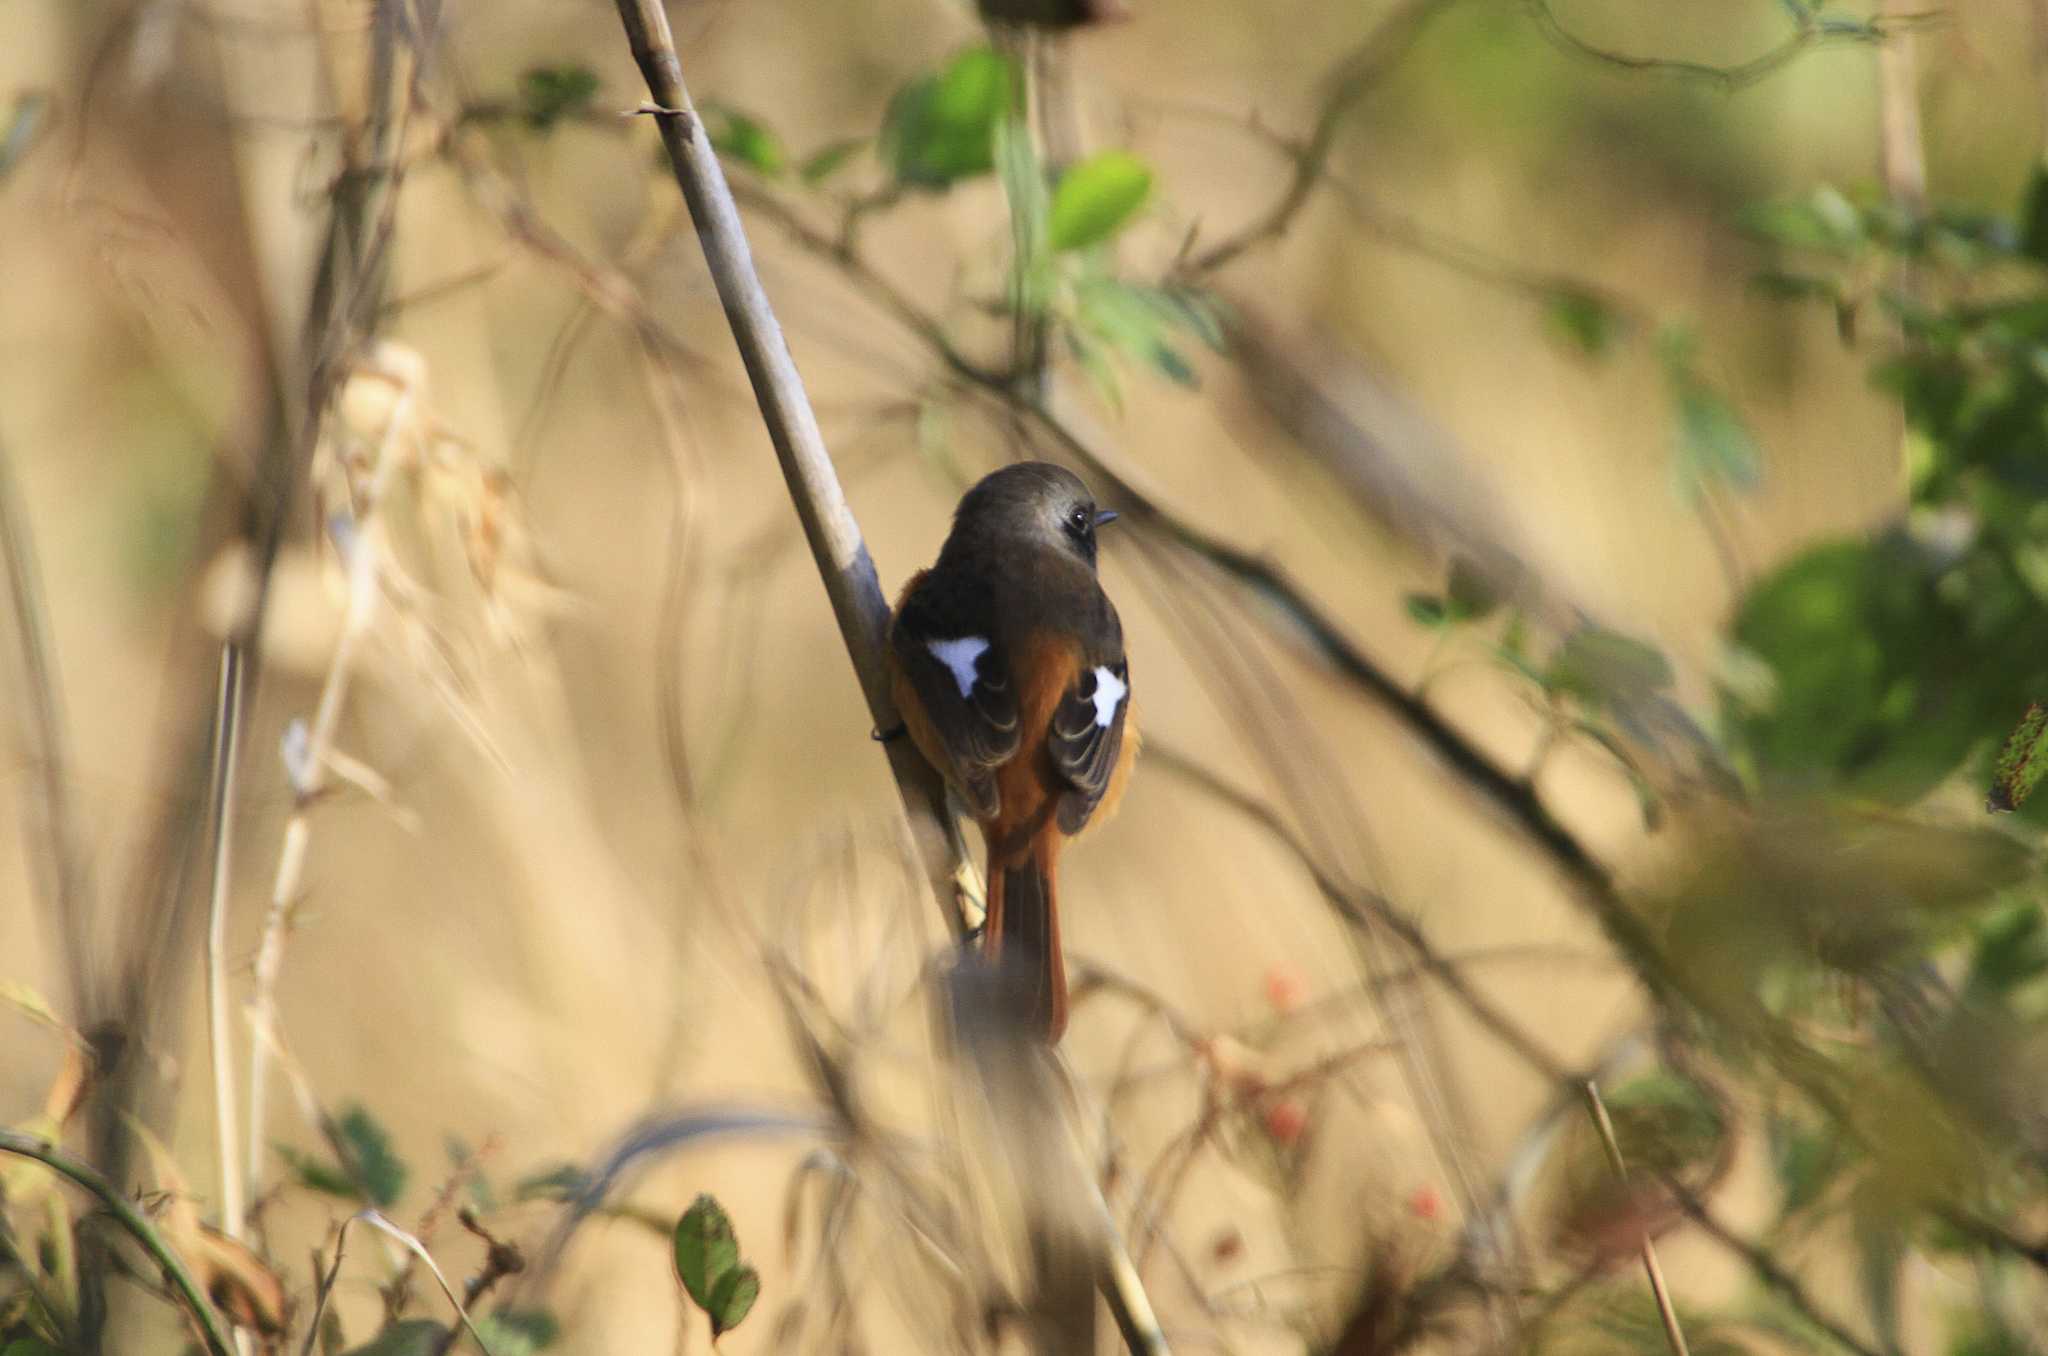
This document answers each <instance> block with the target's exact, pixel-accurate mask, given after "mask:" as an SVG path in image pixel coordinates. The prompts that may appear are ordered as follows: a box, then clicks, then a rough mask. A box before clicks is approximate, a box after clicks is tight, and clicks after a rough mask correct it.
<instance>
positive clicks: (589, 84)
mask: <svg viewBox="0 0 2048 1356" xmlns="http://www.w3.org/2000/svg"><path fill="white" fill-rule="evenodd" d="M597 90H598V82H597V72H596V71H593V70H591V69H590V67H588V66H534V67H531V68H529V69H528V70H526V71H525V72H523V73H522V74H521V75H520V77H519V114H520V116H521V117H523V118H525V119H526V125H527V126H529V127H531V128H533V129H534V130H535V131H537V132H545V131H547V130H549V129H550V128H552V127H553V126H554V125H555V124H556V123H558V122H560V121H561V120H562V119H563V118H566V117H568V116H569V115H571V114H573V113H580V112H582V111H583V110H584V109H585V108H588V107H589V106H590V101H591V100H592V99H595V98H596V97H597Z"/></svg>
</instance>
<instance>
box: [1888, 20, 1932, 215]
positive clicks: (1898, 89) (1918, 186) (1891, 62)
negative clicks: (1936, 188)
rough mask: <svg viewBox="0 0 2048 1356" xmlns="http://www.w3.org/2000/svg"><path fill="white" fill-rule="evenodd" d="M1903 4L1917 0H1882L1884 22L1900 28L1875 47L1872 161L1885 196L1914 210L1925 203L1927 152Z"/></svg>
mask: <svg viewBox="0 0 2048 1356" xmlns="http://www.w3.org/2000/svg"><path fill="white" fill-rule="evenodd" d="M1909 2H1910V3H1918V0H1884V8H1883V11H1882V13H1883V16H1884V20H1885V21H1886V22H1893V23H1899V24H1900V25H1901V28H1902V31H1901V32H1899V33H1898V34H1897V35H1896V36H1894V37H1893V38H1892V39H1891V40H1889V41H1888V42H1885V43H1884V44H1882V45H1881V46H1880V47H1879V48H1878V49H1877V84H1878V89H1877V114H1878V127H1879V155H1878V163H1879V166H1880V168H1881V170H1882V173H1883V176H1884V191H1885V196H1886V197H1888V198H1890V199H1891V200H1892V201H1893V202H1895V203H1898V204H1899V205H1900V206H1902V207H1905V208H1907V209H1909V210H1910V211H1912V212H1914V213H1915V214H1917V213H1919V212H1921V211H1923V210H1925V208H1926V206H1927V150H1926V147H1925V145H1924V144H1923V143H1922V141H1921V137H1920V63H1919V62H1918V61H1917V60H1916V59H1915V57H1916V53H1915V52H1914V43H1913V34H1912V32H1911V31H1910V30H1909V29H1905V28H1904V21H1905V20H1906V19H1907V18H1908V17H1909V14H1908V10H1907V4H1908V3H1909Z"/></svg>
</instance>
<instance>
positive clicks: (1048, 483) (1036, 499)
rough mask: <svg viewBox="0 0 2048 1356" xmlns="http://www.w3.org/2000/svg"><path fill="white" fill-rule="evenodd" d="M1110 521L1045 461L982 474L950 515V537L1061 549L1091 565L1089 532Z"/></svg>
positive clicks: (1076, 480)
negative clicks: (951, 526) (951, 532)
mask: <svg viewBox="0 0 2048 1356" xmlns="http://www.w3.org/2000/svg"><path fill="white" fill-rule="evenodd" d="M1115 521H1116V514H1115V513H1114V512H1112V511H1111V510H1108V509H1102V508H1097V507H1096V505H1095V496H1093V495H1091V494H1090V493H1088V487H1087V486H1086V485H1084V484H1082V483H1081V478H1080V477H1079V476H1077V475H1075V474H1074V473H1073V472H1072V471H1069V470H1067V469H1066V468H1065V467H1061V466H1055V465H1053V464H1052V463H1051V462H1045V461H1020V462H1016V463H1014V464H1012V465H1009V466H1005V467H1003V468H1002V469H1001V470H999V471H994V472H991V473H990V474H988V475H986V476H984V477H983V478H982V479H981V482H980V483H979V484H977V485H976V486H975V487H974V488H973V489H971V490H969V491H968V492H967V495H966V497H965V498H963V499H962V500H961V501H960V507H959V509H958V510H957V511H956V512H955V513H954V514H953V539H954V540H956V541H958V540H963V539H964V540H969V541H976V542H987V543H989V544H992V545H993V544H1002V545H1006V546H1012V547H1015V546H1027V547H1029V546H1035V547H1038V548H1041V549H1048V550H1055V551H1062V552H1066V553H1068V554H1070V555H1073V556H1076V557H1078V558H1079V559H1080V560H1082V561H1084V562H1085V563H1086V564H1087V565H1088V567H1089V568H1090V569H1093V568H1094V567H1095V530H1096V529H1097V528H1099V527H1102V526H1105V525H1106V524H1109V523H1113V522H1115Z"/></svg>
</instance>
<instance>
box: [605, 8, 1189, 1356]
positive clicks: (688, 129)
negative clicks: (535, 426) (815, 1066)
mask: <svg viewBox="0 0 2048 1356" xmlns="http://www.w3.org/2000/svg"><path fill="white" fill-rule="evenodd" d="M617 2H618V10H619V18H620V20H621V22H622V23H623V25H624V26H625V29H626V35H627V39H628V41H629V42H630V43H631V45H632V49H633V56H634V59H635V61H636V62H637V63H638V65H639V67H640V71H641V74H642V76H643V77H644V78H645V79H646V81H647V86H648V90H649V92H650V93H651V94H652V95H653V96H654V101H655V103H656V105H657V106H658V107H659V109H660V110H662V111H660V112H659V113H658V114H657V115H656V122H657V125H658V126H659V127H660V129H661V138H662V142H663V144H664V145H665V146H666V147H667V149H668V156H669V163H670V165H671V167H672V168H673V169H674V171H675V177H676V182H677V184H678V186H679V187H680V188H681V189H682V192H683V197H684V200H685V201H686V202H687V203H688V204H689V208H690V217H691V220H692V221H693V222H695V224H696V227H697V237H698V241H699V243H700V244H701V245H702V247H703V250H704V255H705V262H706V263H707V265H708V266H709V268H710V271H711V275H712V280H713V282H714V284H715V285H716V287H717V289H718V295H719V300H720V301H721V302H722V303H723V304H724V306H725V312H726V319H727V320H728V322H729V323H730V324H731V327H732V331H733V336H734V339H735V340H736V341H737V343H738V345H739V349H740V356H741V360H742V361H743V363H744V364H745V366H746V369H747V376H748V379H749V380H750V381H751V382H752V383H753V387H754V394H755V397H756V399H757V401H758V402H759V404H760V406H761V414H762V418H763V421H764V422H765V423H766V424H767V426H768V434H769V439H770V441H771V442H772V443H773V444H774V446H775V452H776V457H777V459H778V461H780V463H781V465H782V471H783V477H784V479H785V480H786V481H787V482H788V485H789V490H790V495H791V498H792V499H793V500H794V501H795V504H796V509H797V515H798V517H799V519H800V520H801V521H802V523H803V527H804V535H805V537H806V538H807V539H808V541H809V542H810V545H811V552H812V555H813V557H814V558H815V559H816V561H817V565H818V571H819V574H820V576H821V578H822V579H823V581H824V584H825V591H826V594H827V596H828V597H829V598H830V599H831V602H832V609H833V613H834V615H835V617H836V618H837V620H838V622H839V629H840V634H841V636H842V637H843V639H844V641H845V644H846V648H847V653H848V656H849V657H850V658H851V659H852V661H853V667H854V671H855V674H856V675H857V676H858V678H859V680H860V684H861V690H862V692H863V694H864V695H865V696H866V698H867V704H868V710H869V714H870V715H871V716H872V717H873V718H874V721H875V726H876V728H877V729H878V730H889V729H893V728H894V727H895V726H896V724H897V712H896V709H895V703H894V701H893V699H892V698H891V695H890V692H889V681H888V673H887V667H886V664H885V662H884V655H885V654H886V646H887V637H888V628H889V619H890V610H889V604H888V600H887V599H886V598H884V597H883V595H882V590H881V583H880V580H879V579H878V578H877V577H876V574H875V566H874V562H873V560H872V559H871V558H870V557H869V555H868V552H867V547H866V545H865V543H864V542H863V541H862V539H861V534H860V526H859V524H858V523H857V522H855V520H854V517H853V513H852V510H851V509H850V508H848V507H847V504H846V499H845V495H844V492H843V491H842V490H841V488H840V485H839V479H838V474H837V472H836V471H835V470H834V468H833V465H832V459H831V455H830V453H829V452H827V450H826V448H825V442H824V437H823V435H822V434H821V433H820V431H819V429H818V424H817V418H816V415H815V414H814V413H813V412H812V409H811V405H810V401H809V398H808V397H807V396H806V395H805V392H804V387H803V380H802V377H801V376H800V375H799V374H798V372H797V369H796V363H795V360H794V359H793V358H792V357H791V355H790V352H789V346H788V343H787V342H786V341H785V340H784V338H783V335H782V330H781V327H780V325H779V323H778V322H777V321H776V318H775V313H774V310H773V308H772V307H771V306H770V305H769V302H768V297H767V294H766V292H765V291H764V289H763V288H762V286H761V280H760V277H759V275H758V274H757V273H756V272H755V269H754V262H753V254H752V250H751V248H750V247H749V246H748V244H747V239H746V233H745V230H744V228H743V227H742V225H741V223H740V217H739V209H738V207H737V205H736V204H735V203H734V201H733V197H732V193H731V190H730V189H729V188H728V187H727V185H726V181H725V174H724V171H723V169H722V168H721V167H720V166H719V163H718V156H717V153H716V152H715V151H714V150H713V149H712V147H711V145H710V141H709V138H707V137H705V136H704V135H702V129H701V127H700V126H699V124H698V121H697V118H696V115H695V111H694V108H693V106H692V104H691V102H690V95H689V91H688V89H687V88H685V86H684V84H683V75H682V65H681V62H680V60H679V59H678V57H677V56H676V51H675V41H674V39H673V37H672V36H671V35H670V32H669V26H668V16H667V13H666V11H664V10H663V9H662V7H661V5H660V4H659V3H657V2H656V0H617ZM888 750H889V757H890V763H891V765H892V768H893V770H894V772H895V774H896V781H897V786H898V789H899V791H900V793H901V795H902V797H903V801H904V808H905V811H906V812H907V813H908V814H909V816H910V819H911V824H912V829H913V833H914V836H915V837H916V838H918V839H919V840H920V841H919V843H918V846H919V850H920V851H921V852H922V853H923V854H924V857H925V862H926V869H927V873H928V875H929V878H930V880H931V884H932V888H933V893H934V894H935V895H936V896H937V898H938V901H939V903H940V905H941V907H942V908H944V909H946V910H947V912H948V914H949V921H950V923H951V924H952V927H953V929H954V932H955V935H956V936H961V935H964V933H965V930H966V929H965V916H964V912H963V909H962V906H961V903H960V901H959V898H958V891H959V889H960V887H961V884H962V882H963V880H964V877H965V875H966V874H967V873H966V869H965V868H964V866H963V862H962V854H961V852H960V839H959V835H958V830H957V827H956V826H955V825H954V824H953V821H952V815H951V811H950V809H949V807H948V805H947V802H946V791H945V785H944V783H943V782H942V781H941V780H940V779H939V777H938V774H937V773H936V772H935V771H934V770H933V769H932V768H931V767H930V766H929V765H928V764H927V763H925V761H924V760H923V758H922V757H921V756H919V755H918V754H917V752H916V751H915V749H913V748H912V747H910V744H909V741H907V740H892V741H890V742H889V745H888ZM920 829H922V830H924V831H923V832H919V830H920ZM1080 1182H1081V1185H1083V1186H1085V1187H1086V1188H1087V1190H1088V1193H1089V1194H1090V1195H1091V1196H1092V1198H1093V1199H1094V1201H1095V1203H1096V1204H1097V1205H1098V1206H1100V1208H1101V1220H1100V1223H1099V1225H1098V1226H1097V1227H1093V1228H1090V1229H1089V1230H1088V1232H1089V1233H1091V1234H1093V1235H1094V1236H1095V1237H1094V1240H1093V1241H1094V1242H1095V1244H1096V1245H1097V1246H1098V1247H1100V1248H1106V1249H1107V1250H1108V1251H1109V1254H1110V1256H1111V1257H1112V1258H1114V1257H1115V1256H1116V1254H1118V1253H1120V1251H1121V1249H1120V1247H1119V1246H1118V1244H1117V1242H1116V1234H1115V1231H1114V1230H1113V1229H1111V1228H1109V1227H1108V1209H1107V1206H1105V1205H1102V1204H1101V1197H1100V1194H1099V1193H1097V1192H1095V1191H1094V1186H1093V1182H1092V1180H1090V1179H1089V1178H1087V1176H1086V1175H1085V1174H1083V1175H1082V1176H1081V1178H1080ZM1036 1223H1038V1224H1039V1225H1041V1226H1049V1227H1053V1228H1057V1227H1058V1222H1057V1221H1048V1220H1039V1221H1036ZM1096 1279H1097V1281H1098V1283H1099V1284H1100V1285H1101V1287H1102V1289H1103V1290H1104V1292H1105V1293H1106V1294H1107V1295H1108V1297H1109V1300H1110V1307H1111V1309H1112V1310H1113V1311H1114V1312H1115V1313H1116V1314H1117V1315H1118V1317H1119V1322H1120V1324H1123V1320H1124V1319H1126V1318H1129V1319H1130V1322H1129V1323H1128V1324H1123V1326H1124V1331H1125V1332H1126V1335H1127V1340H1129V1341H1130V1342H1131V1345H1132V1349H1133V1350H1134V1351H1139V1352H1146V1353H1159V1354H1161V1356H1163V1353H1164V1351H1165V1343H1164V1341H1163V1340H1162V1339H1160V1338H1159V1336H1158V1325H1157V1323H1156V1321H1154V1322H1151V1323H1149V1324H1146V1323H1143V1322H1140V1321H1139V1320H1140V1319H1141V1318H1145V1317H1149V1316H1150V1313H1151V1305H1150V1302H1149V1300H1148V1299H1147V1298H1146V1296H1145V1295H1144V1292H1143V1290H1142V1288H1141V1287H1139V1286H1138V1285H1137V1279H1136V1273H1135V1269H1133V1268H1131V1267H1129V1266H1128V1264H1125V1265H1122V1266H1118V1265H1116V1264H1115V1263H1114V1262H1112V1264H1111V1265H1110V1266H1109V1267H1108V1268H1107V1269H1106V1270H1104V1271H1102V1272H1101V1274H1100V1275H1099V1276H1098V1277H1097V1278H1096ZM1088 1317H1090V1318H1092V1315H1089V1316H1088Z"/></svg>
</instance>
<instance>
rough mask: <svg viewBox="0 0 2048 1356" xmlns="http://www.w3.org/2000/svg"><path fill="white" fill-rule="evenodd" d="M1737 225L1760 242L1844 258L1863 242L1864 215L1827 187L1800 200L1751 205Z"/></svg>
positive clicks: (1834, 190)
mask: <svg viewBox="0 0 2048 1356" xmlns="http://www.w3.org/2000/svg"><path fill="white" fill-rule="evenodd" d="M1738 224H1739V225H1740V226H1741V227H1742V228H1743V229H1744V230H1745V231H1747V232H1748V233H1749V234H1751V235H1753V236H1757V237H1760V238H1761V239H1764V240H1768V241H1771V242H1773V243H1775V244H1778V245H1783V246H1787V247H1789V248H1791V249H1803V250H1813V251H1816V252H1818V253H1822V254H1834V255H1847V254H1850V253H1853V252H1854V251H1855V250H1857V249H1858V248H1859V247H1861V246H1862V245H1863V243H1864V241H1865V229H1864V220H1863V214H1862V213H1861V212H1859V211H1858V210H1857V209H1856V205H1855V204H1854V203H1852V202H1850V201H1849V200H1848V199H1847V198H1845V197H1843V196H1842V193H1841V191H1840V190H1839V189H1836V188H1833V187H1831V186H1829V185H1826V184H1823V185H1821V186H1820V187H1819V188H1816V189H1815V190H1814V191H1813V192H1812V193H1811V194H1809V195H1807V196H1806V197H1805V198H1803V199H1796V200H1780V201H1777V202H1765V203H1756V204H1753V205H1751V206H1750V207H1748V208H1746V209H1745V210H1744V211H1743V212H1742V214H1741V216H1740V217H1739V218H1738Z"/></svg>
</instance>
